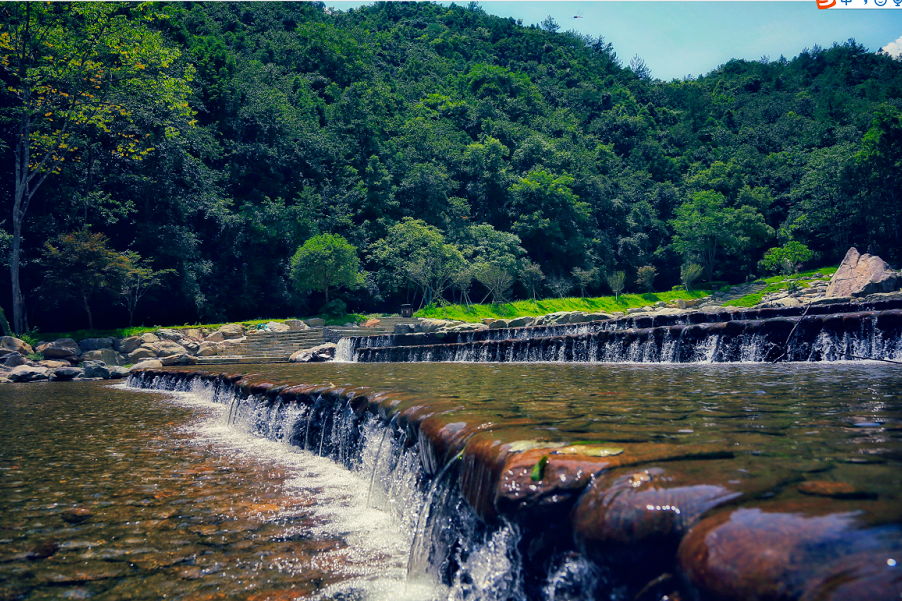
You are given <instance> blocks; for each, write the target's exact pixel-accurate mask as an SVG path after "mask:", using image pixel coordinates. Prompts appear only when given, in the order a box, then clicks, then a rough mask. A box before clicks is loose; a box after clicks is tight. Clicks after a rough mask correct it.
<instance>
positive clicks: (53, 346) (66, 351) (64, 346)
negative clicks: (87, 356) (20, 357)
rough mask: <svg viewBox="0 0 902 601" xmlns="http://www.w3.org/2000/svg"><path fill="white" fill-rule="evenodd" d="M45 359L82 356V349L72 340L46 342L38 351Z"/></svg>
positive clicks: (61, 339)
mask: <svg viewBox="0 0 902 601" xmlns="http://www.w3.org/2000/svg"><path fill="white" fill-rule="evenodd" d="M36 350H37V351H38V352H39V353H41V354H42V355H44V357H45V358H50V359H52V358H55V357H60V358H64V357H72V356H77V355H80V354H81V349H80V348H79V346H78V345H77V344H76V343H75V341H74V340H72V339H71V338H59V339H57V340H54V341H53V342H45V343H44V344H41V345H39V346H38V348H37V349H36Z"/></svg>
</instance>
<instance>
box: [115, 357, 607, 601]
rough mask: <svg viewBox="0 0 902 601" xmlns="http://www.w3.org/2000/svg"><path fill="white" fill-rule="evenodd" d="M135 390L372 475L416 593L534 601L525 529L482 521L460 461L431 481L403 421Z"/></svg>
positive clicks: (319, 405) (353, 411)
mask: <svg viewBox="0 0 902 601" xmlns="http://www.w3.org/2000/svg"><path fill="white" fill-rule="evenodd" d="M128 385H129V386H130V387H137V388H145V389H161V390H173V391H178V392H184V393H189V394H192V395H195V396H197V397H199V398H200V399H203V400H205V401H209V402H214V403H219V404H222V405H225V406H226V407H227V410H226V411H225V412H224V420H225V421H226V422H227V424H228V425H229V426H230V427H231V428H234V429H237V430H239V431H242V432H245V433H247V434H251V435H254V436H257V437H261V438H265V439H268V440H272V441H275V442H279V443H282V444H286V445H291V446H293V447H295V448H296V449H298V451H299V452H300V451H301V450H302V449H307V450H306V452H308V453H312V454H314V455H319V456H322V457H327V458H329V459H331V460H332V461H334V462H336V463H338V464H340V465H342V466H344V467H345V468H347V469H348V470H351V471H356V472H358V473H360V474H362V475H365V477H364V479H363V480H364V481H365V482H366V483H367V484H368V485H369V489H368V490H367V491H366V504H367V506H369V507H375V508H379V509H381V510H383V511H385V512H387V513H389V514H391V515H392V516H393V517H394V520H395V522H396V523H397V525H398V528H400V529H401V530H402V531H403V532H406V533H408V536H409V537H410V539H411V540H412V544H411V551H410V557H409V561H408V582H409V583H411V584H413V585H416V584H418V583H423V582H426V583H427V584H428V583H431V586H430V587H427V588H428V590H435V585H436V583H437V584H438V585H439V589H438V590H440V591H441V593H440V595H441V598H447V599H454V600H470V599H480V600H486V599H497V600H499V601H501V600H508V599H526V598H530V597H535V595H529V594H527V593H526V592H525V591H526V590H527V588H528V585H527V583H526V582H525V581H524V577H523V575H522V569H521V567H522V566H521V562H522V559H521V553H520V550H519V545H520V543H521V536H520V531H519V528H518V527H517V526H516V525H513V524H509V523H501V524H500V525H496V526H494V527H489V526H487V525H486V524H485V523H483V522H482V521H480V520H479V518H477V516H476V514H475V513H474V512H473V510H472V509H471V508H470V506H469V504H468V503H467V502H466V501H465V500H464V498H463V497H462V496H461V494H460V491H459V490H458V488H457V486H456V476H457V474H456V467H457V465H456V464H457V463H459V462H458V461H457V459H458V458H457V457H455V458H454V459H452V460H451V461H449V462H448V463H447V464H446V465H445V466H443V468H442V469H441V470H439V472H438V473H436V474H428V473H427V472H426V471H425V470H424V467H423V462H422V461H421V458H420V450H419V443H418V442H417V441H416V439H415V438H414V439H411V438H410V436H409V433H408V431H407V430H406V429H405V428H403V427H400V426H399V425H398V424H397V423H396V421H395V420H393V421H390V422H387V421H385V420H384V419H382V418H381V417H379V416H378V415H375V414H373V413H371V412H369V411H366V410H363V411H361V410H360V408H359V407H356V408H355V406H353V405H352V403H351V401H349V400H344V401H336V400H335V399H330V398H326V397H325V396H324V395H322V394H320V395H317V396H316V397H315V398H313V399H311V400H312V402H311V403H305V402H299V401H297V400H293V401H291V400H286V399H284V398H282V396H281V395H275V397H274V398H270V397H268V396H266V395H261V394H246V393H243V392H242V391H241V390H240V389H239V388H236V387H235V386H234V385H230V384H228V383H227V382H224V381H221V380H219V381H214V380H212V379H203V378H201V377H193V378H190V379H185V378H179V377H177V376H172V377H169V376H151V377H148V376H145V375H144V374H141V373H138V374H133V375H131V376H130V377H129V380H128ZM561 569H564V568H560V567H557V568H554V569H552V570H551V571H550V572H549V574H548V576H547V580H546V581H543V582H539V583H533V585H532V587H533V588H534V589H536V592H539V593H541V591H542V590H545V589H547V590H549V591H558V590H559V589H560V586H561V585H560V581H561V579H562V578H564V577H563V576H562V575H561V573H560V570H561ZM566 569H569V568H566ZM584 576H585V581H584V582H582V584H581V586H583V587H585V586H589V589H587V590H592V589H593V588H594V586H595V584H596V582H595V580H594V579H595V578H596V577H595V576H593V575H592V573H591V571H587V572H586V573H585V574H584ZM571 579H572V575H571ZM539 596H545V595H544V594H540V595H539ZM548 598H551V599H553V598H561V597H560V594H558V595H557V597H556V595H555V594H551V595H548Z"/></svg>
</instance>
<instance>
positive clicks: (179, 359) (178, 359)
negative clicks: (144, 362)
mask: <svg viewBox="0 0 902 601" xmlns="http://www.w3.org/2000/svg"><path fill="white" fill-rule="evenodd" d="M158 360H159V361H160V363H162V364H163V365H194V364H195V363H197V358H196V357H192V356H191V355H189V354H188V353H179V354H177V355H169V356H167V357H158Z"/></svg>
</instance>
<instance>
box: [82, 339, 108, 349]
mask: <svg viewBox="0 0 902 601" xmlns="http://www.w3.org/2000/svg"><path fill="white" fill-rule="evenodd" d="M78 346H79V348H81V350H82V351H96V350H100V349H104V348H109V349H111V348H113V339H112V338H85V339H84V340H79V342H78Z"/></svg>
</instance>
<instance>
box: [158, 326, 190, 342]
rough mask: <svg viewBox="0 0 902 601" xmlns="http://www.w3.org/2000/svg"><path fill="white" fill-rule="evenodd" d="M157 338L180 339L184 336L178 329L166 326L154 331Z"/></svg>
mask: <svg viewBox="0 0 902 601" xmlns="http://www.w3.org/2000/svg"><path fill="white" fill-rule="evenodd" d="M154 333H155V334H156V335H157V337H158V338H160V339H161V340H181V339H182V338H184V337H185V335H184V334H182V333H181V332H179V331H178V330H172V329H168V328H164V329H162V330H157V331H156V332H154Z"/></svg>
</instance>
